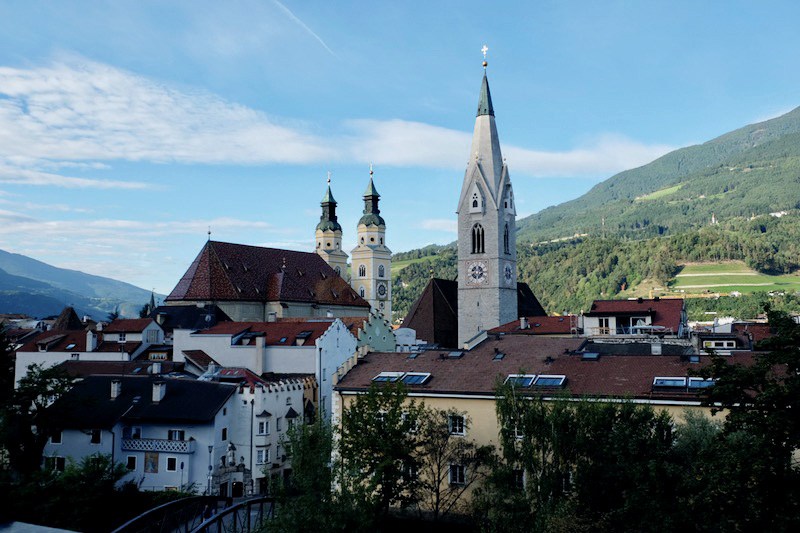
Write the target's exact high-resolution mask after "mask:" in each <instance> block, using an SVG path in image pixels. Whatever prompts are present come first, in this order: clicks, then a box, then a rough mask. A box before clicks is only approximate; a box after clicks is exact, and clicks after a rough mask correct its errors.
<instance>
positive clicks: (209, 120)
mask: <svg viewBox="0 0 800 533" xmlns="http://www.w3.org/2000/svg"><path fill="white" fill-rule="evenodd" d="M342 128H343V131H344V132H345V133H344V134H341V133H340V134H336V133H332V134H330V135H326V136H325V137H321V136H319V135H318V134H316V133H313V131H314V128H313V126H312V125H309V124H305V123H302V122H289V121H286V120H283V121H279V120H277V119H275V118H273V117H268V116H267V115H265V114H264V113H262V112H260V111H257V110H254V109H250V108H248V107H245V106H243V105H239V104H236V103H231V102H228V101H226V100H224V99H223V98H221V97H219V96H216V95H213V94H210V93H208V92H205V91H201V90H191V89H178V88H176V87H173V86H170V85H167V84H164V83H160V82H156V81H153V80H151V79H148V78H145V77H142V76H138V75H136V74H133V73H130V72H127V71H124V70H121V69H117V68H114V67H111V66H108V65H104V64H101V63H97V62H92V61H88V60H85V59H82V58H78V57H75V56H68V57H62V58H60V59H59V60H57V61H55V62H54V63H52V64H51V65H48V66H42V67H35V68H30V69H22V68H10V67H0V182H4V183H14V184H30V185H49V186H62V187H98V188H128V189H135V188H143V187H145V186H146V185H145V184H144V183H141V182H136V181H126V180H115V179H96V178H86V177H76V176H68V175H63V174H61V173H59V170H60V169H68V168H75V169H77V170H84V171H85V170H88V171H91V172H95V171H99V172H108V171H109V168H108V164H109V163H112V162H114V161H134V162H136V161H147V162H177V163H194V164H236V165H252V164H258V165H265V164H319V163H330V162H331V161H344V162H354V161H358V162H367V161H376V162H380V163H381V164H382V165H394V166H419V167H435V168H453V169H460V168H463V167H464V165H465V163H466V160H467V156H468V151H469V146H470V137H471V134H470V133H469V132H465V131H457V130H452V129H447V128H443V127H439V126H435V125H430V124H424V123H420V122H411V121H404V120H370V119H359V120H346V121H344V122H343V123H342ZM670 149H671V147H669V146H664V145H647V144H642V143H639V142H636V141H634V140H631V139H627V138H625V137H620V136H613V135H605V136H600V137H598V138H597V139H596V140H595V141H594V142H592V143H589V144H587V145H585V146H581V147H577V148H574V149H570V150H565V151H560V152H546V151H540V150H531V149H527V148H523V147H519V146H509V145H505V146H504V153H505V155H506V156H507V157H508V162H509V166H510V169H511V172H512V176H533V177H544V176H547V177H553V176H569V177H580V176H592V177H598V176H602V175H608V174H612V173H614V172H618V171H620V170H624V169H627V168H632V167H636V166H639V165H642V164H644V163H647V162H649V161H651V160H652V159H654V158H656V157H658V156H660V155H662V154H664V153H666V152H667V151H669V150H670Z"/></svg>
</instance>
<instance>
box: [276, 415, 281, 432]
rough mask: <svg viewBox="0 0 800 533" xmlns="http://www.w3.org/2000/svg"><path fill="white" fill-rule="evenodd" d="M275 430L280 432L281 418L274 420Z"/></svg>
mask: <svg viewBox="0 0 800 533" xmlns="http://www.w3.org/2000/svg"><path fill="white" fill-rule="evenodd" d="M275 430H276V431H280V430H281V417H278V418H277V420H275Z"/></svg>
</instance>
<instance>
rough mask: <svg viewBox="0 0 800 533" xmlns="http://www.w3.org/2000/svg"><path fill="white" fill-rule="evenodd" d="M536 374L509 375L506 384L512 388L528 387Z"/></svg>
mask: <svg viewBox="0 0 800 533" xmlns="http://www.w3.org/2000/svg"><path fill="white" fill-rule="evenodd" d="M534 379H536V374H509V375H508V377H507V378H506V383H507V384H509V385H511V386H512V387H530V386H531V385H532V384H533V380H534Z"/></svg>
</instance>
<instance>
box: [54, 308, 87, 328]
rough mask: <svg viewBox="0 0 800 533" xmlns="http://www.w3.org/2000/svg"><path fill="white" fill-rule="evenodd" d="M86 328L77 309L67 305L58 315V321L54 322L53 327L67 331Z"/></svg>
mask: <svg viewBox="0 0 800 533" xmlns="http://www.w3.org/2000/svg"><path fill="white" fill-rule="evenodd" d="M85 328H86V324H84V323H83V322H81V319H80V318H78V314H77V313H76V312H75V309H74V308H72V307H69V306H68V307H65V308H64V310H63V311H61V314H60V315H58V318H56V321H55V322H53V327H52V329H54V330H65V331H68V330H69V331H78V330H83V329H85Z"/></svg>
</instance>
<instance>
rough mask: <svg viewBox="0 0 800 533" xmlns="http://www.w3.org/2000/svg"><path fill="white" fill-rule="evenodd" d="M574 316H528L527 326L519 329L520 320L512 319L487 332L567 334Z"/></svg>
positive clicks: (569, 331)
mask: <svg viewBox="0 0 800 533" xmlns="http://www.w3.org/2000/svg"><path fill="white" fill-rule="evenodd" d="M575 318H576V317H574V316H572V317H571V316H528V317H526V319H527V322H528V327H527V328H525V329H520V321H519V320H514V321H512V322H509V323H508V324H503V325H502V326H498V327H496V328H493V329H490V330H489V333H514V334H519V335H569V334H570V333H571V332H572V331H571V324H572V320H573V319H575Z"/></svg>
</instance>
